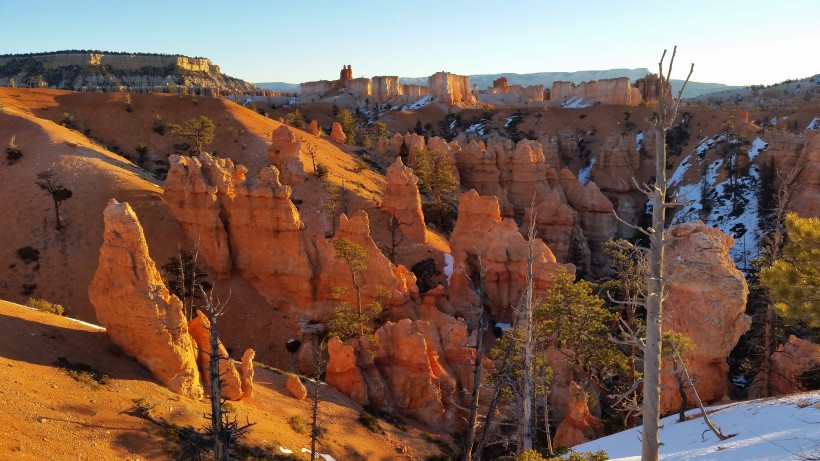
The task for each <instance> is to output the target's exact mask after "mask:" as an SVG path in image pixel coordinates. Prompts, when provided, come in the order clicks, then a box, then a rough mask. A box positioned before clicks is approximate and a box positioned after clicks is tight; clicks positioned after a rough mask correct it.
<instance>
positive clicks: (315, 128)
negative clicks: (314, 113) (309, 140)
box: [307, 119, 322, 137]
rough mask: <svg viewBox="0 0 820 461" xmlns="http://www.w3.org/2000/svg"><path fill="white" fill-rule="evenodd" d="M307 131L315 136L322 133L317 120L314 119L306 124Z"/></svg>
mask: <svg viewBox="0 0 820 461" xmlns="http://www.w3.org/2000/svg"><path fill="white" fill-rule="evenodd" d="M307 132H308V133H310V134H312V135H313V136H316V137H319V136H321V135H322V130H321V129H320V128H319V122H317V121H316V119H313V120H311V121H310V125H308V129H307Z"/></svg>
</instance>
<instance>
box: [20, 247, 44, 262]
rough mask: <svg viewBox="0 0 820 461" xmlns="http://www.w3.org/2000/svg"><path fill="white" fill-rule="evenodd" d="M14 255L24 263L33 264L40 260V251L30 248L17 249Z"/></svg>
mask: <svg viewBox="0 0 820 461" xmlns="http://www.w3.org/2000/svg"><path fill="white" fill-rule="evenodd" d="M16 254H17V257H18V258H20V259H22V260H23V262H25V263H33V262H37V261H39V260H40V250H38V249H36V248H32V247H30V246H25V247H22V248H18V249H17V251H16Z"/></svg>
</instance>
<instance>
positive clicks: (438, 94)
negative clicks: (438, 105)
mask: <svg viewBox="0 0 820 461" xmlns="http://www.w3.org/2000/svg"><path fill="white" fill-rule="evenodd" d="M427 88H428V91H429V95H430V96H432V97H433V98H436V99H439V100H441V102H442V103H444V104H447V105H448V106H452V105H454V104H459V103H465V104H472V103H474V102H475V96H474V95H473V91H472V90H471V89H470V77H467V76H464V75H455V74H451V73H449V72H436V73H435V74H433V75H431V76H430V77H428V78H427Z"/></svg>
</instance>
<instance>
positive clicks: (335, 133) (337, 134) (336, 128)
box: [330, 122, 347, 144]
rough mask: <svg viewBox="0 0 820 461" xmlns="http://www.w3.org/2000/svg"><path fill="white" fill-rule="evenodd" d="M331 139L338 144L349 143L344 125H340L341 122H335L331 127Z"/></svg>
mask: <svg viewBox="0 0 820 461" xmlns="http://www.w3.org/2000/svg"><path fill="white" fill-rule="evenodd" d="M330 139H332V140H333V142H335V143H336V144H344V143H346V142H347V135H346V134H345V132H344V131H343V130H342V125H339V122H333V125H332V126H331V127H330Z"/></svg>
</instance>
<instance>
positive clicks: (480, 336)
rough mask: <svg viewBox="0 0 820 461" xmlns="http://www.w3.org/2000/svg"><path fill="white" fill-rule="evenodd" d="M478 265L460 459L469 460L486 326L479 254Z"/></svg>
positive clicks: (482, 271)
mask: <svg viewBox="0 0 820 461" xmlns="http://www.w3.org/2000/svg"><path fill="white" fill-rule="evenodd" d="M478 265H479V274H478V277H479V281H478V328H476V341H475V359H473V360H474V362H473V391H472V393H471V394H470V416H469V418H468V420H467V434H466V435H465V437H464V444H463V445H462V447H461V461H470V459H471V458H472V455H473V443H474V442H475V429H476V421H477V420H478V398H479V396H480V395H481V356H482V354H483V350H484V331H485V330H486V328H487V327H486V325H485V323H486V322H487V320H486V316H485V314H484V268H483V267H481V257H480V256H479V258H478Z"/></svg>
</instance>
